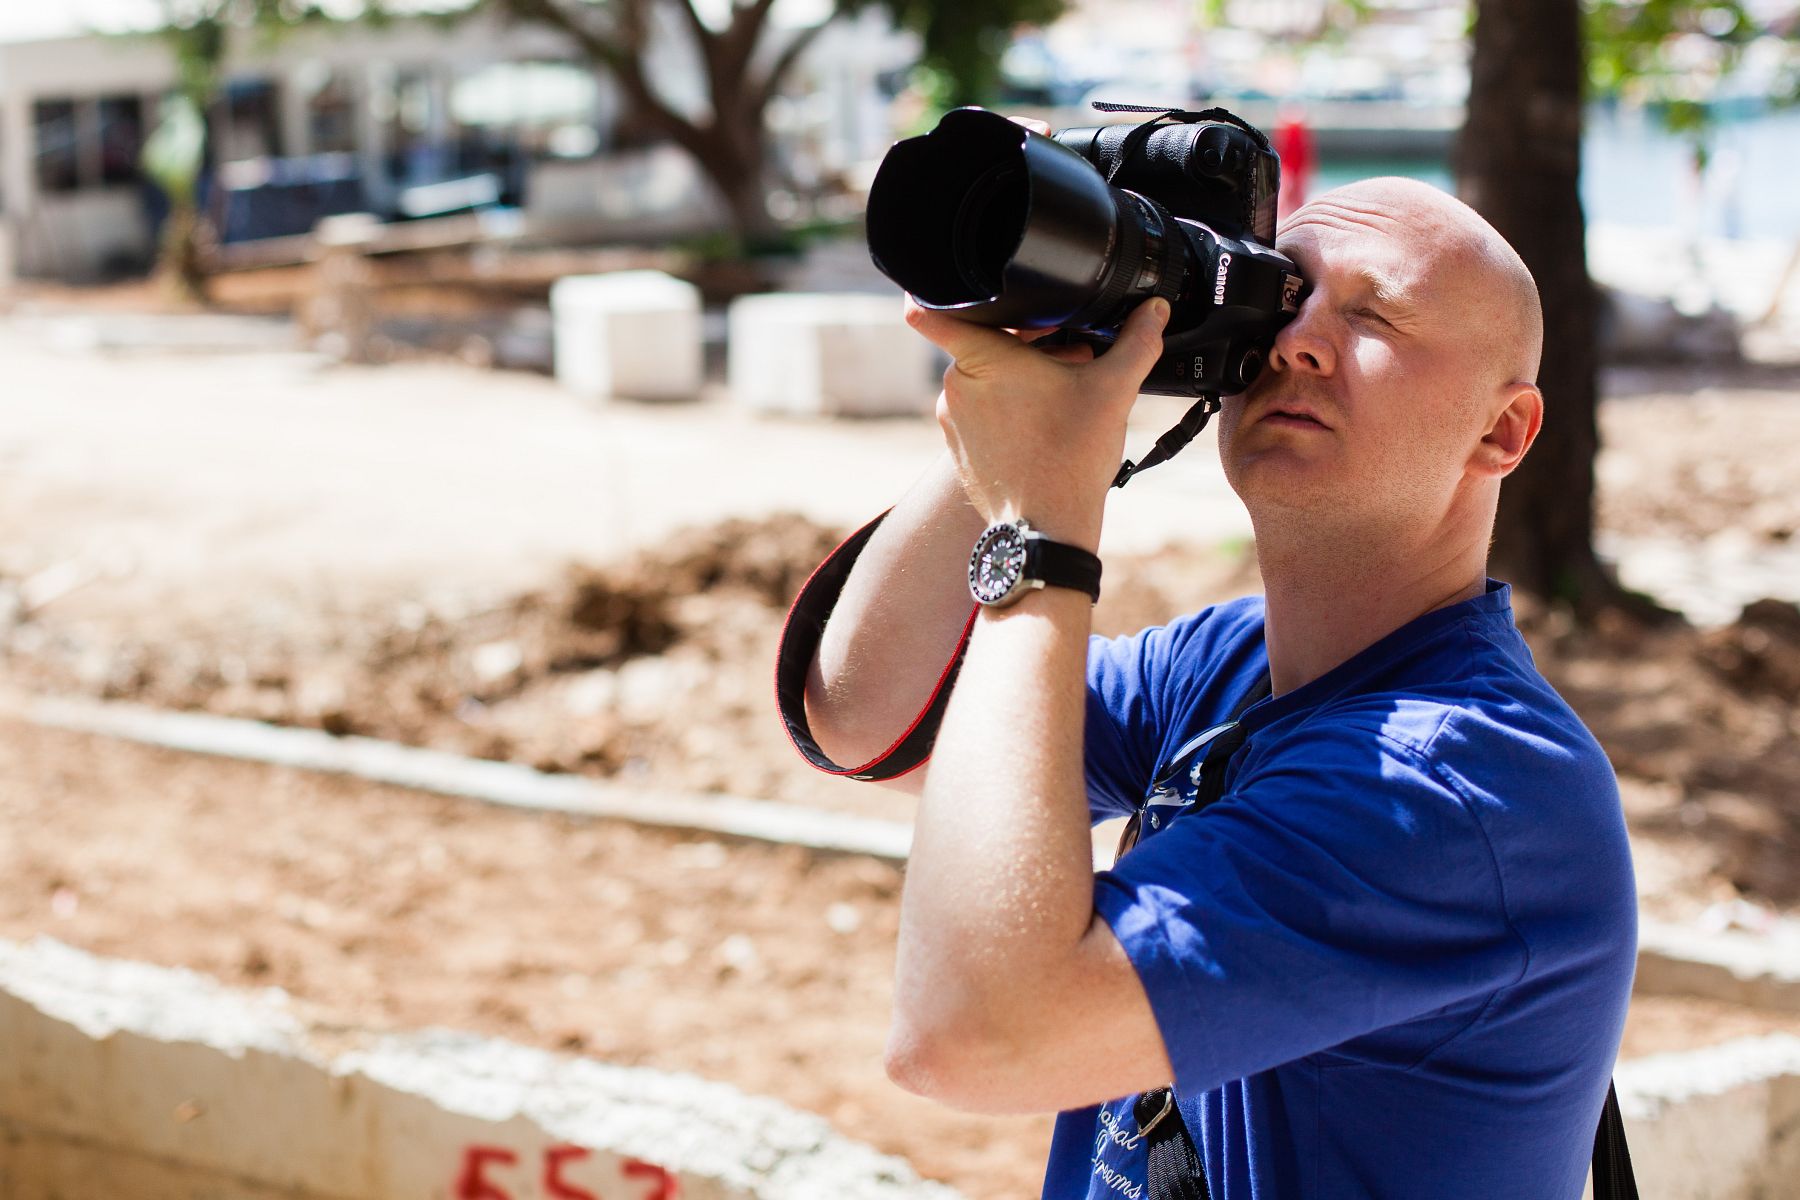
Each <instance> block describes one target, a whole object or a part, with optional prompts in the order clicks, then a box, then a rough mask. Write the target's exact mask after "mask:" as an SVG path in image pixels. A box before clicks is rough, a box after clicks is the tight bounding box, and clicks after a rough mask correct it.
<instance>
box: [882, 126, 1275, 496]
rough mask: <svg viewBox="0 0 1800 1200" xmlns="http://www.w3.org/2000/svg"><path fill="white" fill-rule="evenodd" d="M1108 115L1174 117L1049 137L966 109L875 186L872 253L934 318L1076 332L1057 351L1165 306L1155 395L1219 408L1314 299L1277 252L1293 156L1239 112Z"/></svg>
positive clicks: (892, 159)
mask: <svg viewBox="0 0 1800 1200" xmlns="http://www.w3.org/2000/svg"><path fill="white" fill-rule="evenodd" d="M1095 107H1096V108H1100V109H1102V110H1104V111H1129V112H1149V113H1155V114H1156V115H1155V116H1154V117H1152V118H1151V119H1150V120H1147V121H1143V122H1141V123H1139V124H1136V125H1131V124H1119V125H1101V126H1090V127H1083V128H1071V129H1063V130H1059V131H1056V132H1055V133H1054V134H1053V135H1052V136H1049V137H1046V136H1044V135H1042V134H1039V133H1035V132H1033V131H1031V130H1028V129H1026V128H1025V127H1024V126H1022V125H1019V124H1017V123H1016V122H1013V121H1011V120H1008V119H1007V118H1005V117H1003V116H1000V115H999V114H998V113H992V112H988V111H986V110H985V109H980V108H959V109H955V110H953V111H951V112H949V113H946V114H945V115H944V117H943V118H942V119H941V120H940V121H939V122H938V124H937V126H936V127H935V128H933V129H932V130H931V131H930V132H928V133H926V134H923V135H921V136H919V137H913V138H907V139H905V140H904V141H900V142H897V143H895V145H894V146H893V147H892V148H891V149H890V150H889V151H888V153H887V156H886V157H885V158H884V159H883V160H882V163H881V167H880V169H879V171H878V172H877V173H876V176H875V181H874V184H873V185H872V187H871V189H870V192H869V205H868V215H867V221H868V236H869V252H870V255H871V257H872V258H873V259H874V261H875V265H876V266H877V267H878V268H880V270H881V271H882V273H883V274H885V275H886V276H887V277H888V278H889V279H892V280H893V281H894V282H895V283H897V284H899V285H900V286H901V287H902V288H904V289H905V290H906V291H907V292H909V293H911V294H912V297H913V299H914V300H916V301H917V302H918V303H919V304H920V305H922V306H924V307H925V308H930V309H937V310H940V311H944V312H948V313H951V314H952V315H954V316H957V317H960V318H962V319H964V320H968V321H974V322H977V323H979V324H982V325H992V326H997V327H1005V328H1012V329H1047V328H1052V327H1060V329H1061V331H1062V332H1060V333H1059V334H1057V335H1054V337H1055V340H1057V341H1061V342H1064V343H1087V344H1089V345H1092V346H1093V347H1094V349H1095V352H1096V353H1099V352H1101V351H1103V350H1104V349H1105V348H1106V347H1107V346H1109V345H1111V344H1112V341H1113V338H1114V337H1115V336H1116V334H1117V330H1118V326H1119V324H1120V323H1121V322H1122V321H1123V320H1124V319H1125V317H1126V315H1127V314H1128V313H1130V311H1131V310H1132V309H1133V308H1135V307H1136V306H1137V305H1138V304H1139V303H1141V302H1143V301H1145V300H1148V299H1149V298H1150V297H1152V296H1161V297H1163V298H1164V299H1165V300H1167V301H1168V302H1169V308H1170V313H1169V320H1168V324H1167V325H1166V326H1165V328H1164V331H1163V353H1162V356H1161V357H1160V358H1159V359H1158V360H1157V363H1156V365H1155V366H1154V367H1153V368H1151V371H1150V374H1149V376H1148V378H1147V379H1146V380H1145V382H1144V386H1143V390H1144V391H1145V392H1151V393H1156V394H1159V395H1166V396H1197V397H1210V398H1212V399H1213V402H1214V403H1213V408H1216V399H1217V397H1218V396H1220V395H1223V394H1232V393H1236V392H1240V391H1242V390H1244V389H1245V388H1246V387H1248V386H1249V385H1250V383H1251V381H1252V380H1254V379H1255V378H1256V376H1257V374H1258V373H1259V372H1260V371H1261V369H1262V365H1263V362H1264V360H1265V358H1266V356H1267V354H1268V351H1269V347H1270V345H1271V344H1272V343H1273V342H1274V340H1275V335H1276V333H1277V332H1278V331H1279V330H1280V329H1281V327H1282V326H1283V325H1285V324H1286V323H1287V322H1288V321H1289V320H1291V319H1292V318H1293V315H1294V314H1295V312H1297V311H1298V309H1299V306H1300V301H1301V299H1302V293H1303V289H1304V287H1305V284H1304V281H1303V280H1302V278H1301V275H1300V272H1299V270H1298V268H1296V267H1295V265H1294V263H1293V262H1292V260H1290V259H1288V258H1287V257H1286V256H1285V255H1283V254H1281V253H1279V252H1277V251H1276V250H1275V212H1276V203H1277V197H1278V193H1279V189H1280V182H1281V164H1280V159H1279V158H1277V156H1276V155H1275V153H1274V152H1273V151H1272V150H1271V149H1270V148H1269V141H1268V138H1267V137H1265V136H1264V135H1263V134H1262V132H1261V131H1259V130H1257V129H1256V128H1254V127H1253V126H1251V125H1249V124H1248V123H1246V122H1244V121H1242V120H1240V119H1239V118H1238V117H1236V116H1234V115H1233V114H1231V113H1228V112H1226V111H1225V110H1224V109H1216V108H1215V109H1208V110H1205V111H1202V112H1188V111H1185V110H1181V109H1174V110H1169V109H1144V108H1140V107H1137V106H1132V105H1114V104H1097V105H1096V106H1095ZM1165 122H1167V123H1165ZM1049 340H1051V339H1046V341H1049ZM1211 411H1212V409H1210V408H1209V409H1207V410H1206V412H1205V413H1203V414H1202V415H1201V416H1200V417H1199V424H1204V422H1205V417H1206V415H1210V412H1211ZM1197 431H1198V425H1195V426H1194V429H1193V432H1197ZM1189 436H1190V437H1191V433H1190V434H1189ZM1164 457H1167V456H1166V455H1165V456H1164ZM1159 461H1160V460H1159ZM1144 465H1149V464H1148V462H1146V463H1145V464H1144ZM1128 466H1129V464H1128ZM1123 474H1125V473H1124V472H1122V475H1123ZM1121 482H1123V480H1122V479H1121Z"/></svg>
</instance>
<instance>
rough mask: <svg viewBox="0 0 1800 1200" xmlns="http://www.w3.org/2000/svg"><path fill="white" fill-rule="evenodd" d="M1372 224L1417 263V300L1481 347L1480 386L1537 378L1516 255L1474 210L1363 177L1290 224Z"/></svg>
mask: <svg viewBox="0 0 1800 1200" xmlns="http://www.w3.org/2000/svg"><path fill="white" fill-rule="evenodd" d="M1334 213H1335V214H1337V215H1339V216H1340V217H1343V218H1347V219H1349V220H1352V221H1356V222H1358V223H1379V224H1380V225H1382V226H1384V227H1385V228H1386V229H1387V230H1388V231H1389V232H1391V233H1392V234H1393V235H1394V236H1397V237H1400V238H1403V239H1404V240H1405V242H1406V243H1407V245H1408V249H1409V254H1411V255H1412V256H1413V257H1414V260H1415V262H1416V264H1417V266H1418V271H1417V276H1418V282H1419V291H1420V292H1421V293H1423V295H1422V296H1421V299H1423V300H1425V301H1426V302H1428V303H1430V304H1432V305H1433V306H1442V308H1441V310H1442V311H1445V312H1450V313H1454V314H1456V316H1457V319H1458V320H1459V321H1461V322H1463V323H1466V325H1467V327H1468V330H1469V336H1470V337H1471V338H1472V339H1474V340H1475V342H1476V344H1478V345H1479V346H1481V347H1482V348H1483V349H1484V351H1485V353H1484V354H1483V356H1482V361H1483V367H1484V370H1483V373H1484V374H1485V375H1487V376H1489V378H1488V379H1486V380H1484V382H1489V383H1493V384H1496V385H1499V384H1505V383H1512V382H1526V383H1535V382H1536V381H1537V372H1538V362H1539V359H1540V358H1541V356H1542V354H1543V348H1544V311H1543V307H1542V304H1541V303H1540V302H1539V299H1538V290H1537V284H1536V282H1535V281H1534V280H1533V279H1532V278H1531V272H1530V270H1529V269H1527V268H1526V266H1525V261H1524V260H1523V259H1521V258H1520V257H1519V254H1518V251H1516V250H1514V249H1513V248H1512V246H1511V245H1509V244H1508V243H1507V241H1506V239H1505V238H1503V237H1501V236H1500V234H1499V231H1497V230H1496V229H1495V228H1494V227H1493V226H1492V225H1489V224H1488V223H1487V221H1486V220H1484V219H1483V218H1482V216H1481V214H1480V213H1478V212H1476V211H1475V210H1474V209H1472V208H1470V207H1469V206H1468V205H1467V204H1464V203H1463V202H1462V201H1461V200H1458V199H1457V198H1456V197H1454V196H1452V195H1450V194H1448V193H1447V192H1444V191H1442V190H1440V189H1438V188H1435V187H1432V186H1431V185H1430V184H1427V183H1421V182H1419V181H1418V180H1416V179H1405V178H1401V177H1399V176H1383V177H1380V178H1375V179H1364V180H1360V181H1358V182H1356V183H1352V184H1348V185H1346V186H1344V187H1340V188H1336V189H1333V190H1332V191H1329V192H1326V193H1325V194H1324V195H1322V196H1319V197H1318V198H1317V199H1316V200H1313V201H1312V202H1311V203H1309V204H1307V205H1306V206H1305V207H1303V208H1301V209H1300V210H1299V211H1298V212H1296V213H1295V214H1294V216H1293V217H1292V218H1290V221H1296V222H1297V221H1300V220H1302V219H1318V218H1319V217H1320V216H1321V215H1323V216H1324V217H1325V219H1327V220H1330V219H1331V217H1332V215H1333V214H1334Z"/></svg>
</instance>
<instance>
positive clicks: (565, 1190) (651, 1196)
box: [456, 1146, 681, 1200]
mask: <svg viewBox="0 0 1800 1200" xmlns="http://www.w3.org/2000/svg"><path fill="white" fill-rule="evenodd" d="M592 1156H593V1151H591V1150H589V1149H587V1148H586V1147H584V1146H546V1147H545V1148H544V1195H546V1196H548V1197H550V1198H551V1200H601V1196H600V1195H599V1193H597V1192H590V1191H589V1190H588V1189H586V1188H584V1187H580V1186H578V1185H576V1184H574V1183H571V1182H570V1181H569V1180H567V1179H564V1178H563V1164H565V1163H574V1162H580V1161H581V1160H582V1159H584V1158H591V1157H592ZM518 1161H519V1156H518V1155H517V1154H516V1153H514V1152H513V1151H511V1150H508V1149H506V1148H505V1147H503V1146H465V1147H464V1148H463V1161H462V1170H461V1171H460V1172H459V1173H458V1174H457V1176H456V1200H513V1196H512V1193H510V1192H508V1191H506V1190H505V1189H504V1188H502V1187H501V1186H500V1185H499V1184H497V1183H495V1182H494V1181H493V1180H491V1179H489V1178H488V1177H487V1175H486V1171H487V1168H489V1167H492V1166H500V1167H510V1166H515V1165H517V1163H518ZM623 1170H624V1172H625V1178H627V1179H643V1180H648V1181H649V1183H650V1190H649V1191H648V1192H645V1193H644V1194H643V1196H642V1200H679V1197H680V1195H681V1182H680V1180H678V1179H677V1178H676V1177H675V1175H674V1174H673V1173H672V1172H670V1171H668V1170H667V1169H665V1168H663V1167H659V1166H657V1165H656V1164H655V1163H647V1162H644V1161H643V1160H642V1159H636V1158H628V1159H626V1160H625V1162H624V1165H623Z"/></svg>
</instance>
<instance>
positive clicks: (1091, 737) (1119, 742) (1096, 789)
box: [1084, 626, 1171, 822]
mask: <svg viewBox="0 0 1800 1200" xmlns="http://www.w3.org/2000/svg"><path fill="white" fill-rule="evenodd" d="M1170 636H1171V635H1170V632H1169V629H1168V628H1167V627H1166V626H1158V627H1156V628H1153V629H1146V630H1144V631H1143V632H1142V633H1138V634H1135V635H1133V636H1131V637H1119V638H1103V637H1093V638H1090V639H1089V640H1088V658H1087V723H1086V734H1085V737H1086V741H1085V745H1084V759H1085V761H1086V764H1087V793H1088V813H1089V816H1090V817H1091V819H1092V820H1094V821H1095V822H1099V821H1104V820H1105V819H1107V818H1108V817H1118V816H1124V815H1126V814H1128V813H1130V812H1131V811H1132V810H1133V809H1134V808H1136V807H1137V803H1138V801H1139V800H1141V799H1142V798H1143V795H1144V791H1145V789H1147V788H1148V787H1149V786H1150V779H1151V776H1152V775H1153V774H1154V773H1155V771H1156V765H1157V763H1156V753H1157V749H1158V747H1159V746H1160V745H1161V739H1160V735H1159V733H1158V730H1159V729H1160V727H1161V722H1160V720H1159V713H1158V709H1159V703H1158V699H1157V681H1159V680H1161V679H1165V678H1167V670H1166V666H1167V661H1168V658H1169V653H1168V642H1169V641H1170Z"/></svg>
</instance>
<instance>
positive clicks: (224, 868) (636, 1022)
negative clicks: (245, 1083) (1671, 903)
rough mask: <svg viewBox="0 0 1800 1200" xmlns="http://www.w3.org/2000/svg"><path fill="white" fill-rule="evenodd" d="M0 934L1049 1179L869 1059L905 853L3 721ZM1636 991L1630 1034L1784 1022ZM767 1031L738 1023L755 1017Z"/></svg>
mask: <svg viewBox="0 0 1800 1200" xmlns="http://www.w3.org/2000/svg"><path fill="white" fill-rule="evenodd" d="M0 875H4V877H5V878H6V879H7V880H8V886H7V887H6V888H5V889H3V890H0V936H5V937H10V938H28V937H31V936H34V935H36V934H40V933H42V934H48V935H50V936H53V937H57V938H59V939H61V940H63V941H66V942H69V943H71V944H74V945H78V946H81V947H83V948H84V949H88V950H91V951H94V952H96V953H101V954H112V955H119V956H124V957H130V958H135V959H141V960H145V961H150V962H156V963H163V964H167V965H179V966H186V967H192V968H196V969H198V970H201V971H204V972H206V973H208V974H210V975H213V976H216V977H217V978H220V979H222V980H224V981H226V982H228V983H232V984H238V985H245V986H270V985H273V986H278V987H281V988H284V989H286V990H287V991H289V992H290V993H292V994H293V995H294V996H295V997H297V998H298V999H300V1000H301V1001H303V1002H305V1004H306V1005H307V1006H308V1008H309V1009H310V1010H311V1011H312V1012H313V1013H314V1014H315V1015H316V1016H317V1017H319V1018H320V1019H321V1020H324V1021H327V1022H346V1023H349V1024H352V1025H359V1026H362V1025H374V1026H376V1027H393V1028H411V1027H417V1026H421V1025H432V1024H437V1025H447V1026H451V1027H455V1028H461V1029H472V1030H477V1031H480V1032H483V1033H488V1034H493V1035H497V1036H502V1037H507V1038H511V1039H514V1040H516V1041H520V1042H525V1043H529V1044H532V1045H537V1046H543V1047H547V1048H551V1049H560V1050H566V1051H572V1052H579V1053H585V1054H592V1055H595V1056H598V1057H601V1058H605V1059H607V1060H608V1061H612V1062H619V1063H627V1064H633V1065H643V1066H651V1067H657V1068H661V1069H667V1070H682V1071H693V1072H697V1073H699V1074H702V1075H705V1076H707V1077H709V1078H714V1079H721V1080H725V1081H728V1082H730V1083H733V1084H736V1085H737V1086H739V1087H743V1088H746V1089H748V1090H751V1091H755V1092H759V1093H763V1094H768V1095H773V1096H776V1097H779V1098H780V1099H782V1100H785V1101H787V1102H789V1103H791V1104H795V1105H797V1106H799V1107H802V1108H805V1109H808V1110H811V1111H813V1112H817V1113H821V1114H823V1115H824V1116H826V1117H828V1118H829V1119H830V1120H831V1121H832V1122H833V1123H834V1124H835V1125H836V1126H837V1127H838V1128H839V1129H841V1130H843V1131H844V1132H845V1133H846V1134H848V1135H850V1136H852V1137H855V1138H858V1139H861V1140H863V1141H866V1142H869V1143H870V1144H873V1145H875V1146H877V1147H879V1148H881V1149H883V1150H886V1151H889V1152H892V1153H898V1154H902V1155H905V1156H906V1157H907V1158H908V1159H910V1160H911V1161H912V1162H913V1163H914V1164H916V1165H917V1167H918V1168H919V1169H920V1171H922V1172H923V1173H924V1174H926V1175H928V1176H930V1177H933V1178H939V1179H943V1180H945V1181H947V1182H949V1183H952V1184H954V1185H955V1186H957V1187H959V1188H960V1189H962V1190H963V1191H964V1192H965V1193H966V1194H967V1195H968V1196H970V1197H971V1198H974V1200H988V1198H992V1200H999V1198H1001V1197H1008V1198H1014V1197H1019V1196H1025V1195H1033V1194H1035V1190H1036V1187H1037V1184H1038V1182H1039V1179H1040V1175H1041V1170H1042V1164H1043V1157H1044V1154H1045V1152H1046V1150H1047V1148H1048V1138H1049V1120H1048V1118H1042V1117H1019V1118H990V1117H979V1116H971V1115H968V1114H960V1113H953V1112H949V1111H947V1110H944V1109H941V1108H939V1107H938V1106H937V1105H934V1104H931V1103H928V1102H926V1101H922V1100H919V1099H917V1098H915V1097H912V1096H909V1095H907V1094H906V1093H904V1092H902V1091H900V1090H899V1089H898V1088H896V1087H894V1086H893V1085H892V1084H890V1083H889V1082H888V1081H887V1080H886V1078H885V1077H884V1075H883V1073H882V1069H881V1045H882V1040H883V1037H884V1035H885V1025H886V1019H887V1011H888V1006H889V1001H890V996H891V981H892V971H893V943H894V934H895V929H896V925H897V921H898V916H899V913H898V898H899V887H900V874H899V871H898V870H897V869H895V868H894V867H892V866H890V865H887V864H884V863H881V862H877V861H874V860H870V859H864V858H855V857H819V856H813V855H809V854H806V853H803V852H800V851H798V850H795V849H792V848H788V847H772V846H763V845H753V844H721V843H719V842H716V841H711V840H704V839H700V838H695V837H689V836H684V835H681V834H678V833H670V832H665V831H649V830H641V829H633V828H630V827H625V826H619V825H611V824H602V823H596V822H584V821H579V820H573V819H568V818H563V817H554V816H544V815H537V814H528V813H518V812H512V811H506V810H498V809H490V808H485V807H482V806H478V805H471V804H467V803H462V802H457V801H451V800H445V799H440V798H436V797H431V796H424V795H420V794H417V793H411V792H405V791H401V790H398V789H394V788H386V787H377V786H372V785H369V784H364V783H360V782H357V781H354V780H346V779H340V778H334V777H330V776H320V775H312V774H307V773H302V772H294V771H288V770H282V769H277V768H269V767H262V766H255V765H250V764H242V763H233V762H223V761H215V760H207V759H200V758H195V757H192V756H188V755H181V754H175V753H171V752H168V751H161V750H155V749H150V748H146V747H141V746H133V745H129V744H123V743H117V742H111V741H106V740H103V739H95V738H90V737H84V736H80V735H75V734H67V733H57V732H50V731H46V730H41V729H36V728H33V727H29V726H22V725H18V724H16V723H12V722H8V721H0ZM1793 1027H1794V1020H1793V1018H1792V1017H1791V1016H1790V1017H1777V1016H1771V1015H1768V1014H1763V1013H1757V1012H1753V1011H1750V1010H1745V1009H1739V1008H1734V1007H1732V1006H1728V1005H1720V1004H1714V1003H1707V1002H1699V1001H1679V1000H1668V999H1658V998H1649V997H1646V998H1640V999H1639V1000H1638V1001H1637V1002H1636V1003H1635V1004H1634V1006H1633V1010H1632V1014H1631V1019H1630V1023H1629V1024H1628V1027H1627V1030H1626V1038H1625V1048H1624V1052H1625V1053H1626V1054H1627V1055H1636V1054H1641V1053H1645V1052H1648V1051H1650V1050H1665V1049H1679V1048H1686V1047H1691V1046H1696V1045H1704V1044H1710V1043H1713V1042H1716V1041H1720V1040H1724V1039H1725V1038H1728V1037H1734V1036H1744V1035H1749V1034H1756V1033H1764V1032H1770V1031H1774V1030H1777V1029H1781V1028H1788V1029H1792V1028H1793ZM758 1029H760V1030H766V1031H768V1032H767V1036H759V1037H752V1036H746V1031H747V1030H758Z"/></svg>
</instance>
